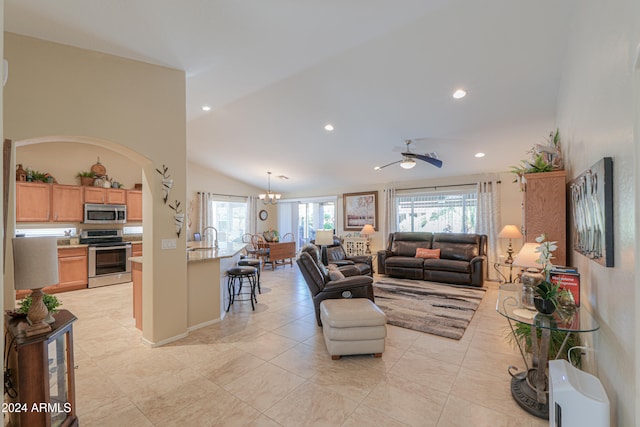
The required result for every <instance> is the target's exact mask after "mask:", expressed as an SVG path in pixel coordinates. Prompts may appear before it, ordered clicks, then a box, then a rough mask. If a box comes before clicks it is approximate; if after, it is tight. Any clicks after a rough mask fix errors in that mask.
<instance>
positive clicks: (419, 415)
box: [362, 377, 447, 427]
mask: <svg viewBox="0 0 640 427" xmlns="http://www.w3.org/2000/svg"><path fill="white" fill-rule="evenodd" d="M446 400H447V394H446V393H442V392H438V391H435V390H431V389H427V388H425V387H423V386H421V385H419V384H416V383H413V382H410V381H407V380H405V379H403V378H395V377H388V378H386V379H385V380H384V381H381V382H380V383H378V385H376V387H375V388H374V389H373V391H371V393H369V395H368V396H367V397H366V398H365V400H364V401H363V402H362V404H363V405H365V406H367V407H369V408H373V409H377V410H380V411H382V412H384V413H385V414H386V415H387V416H389V417H391V418H393V419H395V420H397V421H400V422H402V423H405V424H408V425H411V426H420V427H428V426H435V425H436V424H437V422H438V419H439V418H440V413H441V412H442V408H443V407H444V404H445V402H446Z"/></svg>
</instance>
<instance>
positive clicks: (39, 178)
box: [27, 169, 49, 182]
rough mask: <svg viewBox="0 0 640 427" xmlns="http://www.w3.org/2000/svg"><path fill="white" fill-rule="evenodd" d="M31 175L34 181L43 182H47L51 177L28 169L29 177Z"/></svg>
mask: <svg viewBox="0 0 640 427" xmlns="http://www.w3.org/2000/svg"><path fill="white" fill-rule="evenodd" d="M29 175H31V179H32V180H33V181H42V182H47V177H48V176H49V174H48V173H45V172H40V171H38V170H34V169H27V176H29Z"/></svg>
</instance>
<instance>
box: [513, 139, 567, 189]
mask: <svg viewBox="0 0 640 427" xmlns="http://www.w3.org/2000/svg"><path fill="white" fill-rule="evenodd" d="M527 153H528V154H529V155H530V156H531V158H530V159H528V160H521V161H520V164H519V165H518V166H512V167H511V172H512V173H514V174H516V175H518V177H517V178H516V179H515V181H514V182H519V181H521V179H522V175H524V174H525V173H538V172H551V171H554V170H561V169H563V168H564V161H563V158H562V150H561V149H560V131H559V130H558V129H556V131H555V132H551V133H550V134H549V136H548V138H547V140H546V143H545V144H536V145H534V146H533V148H531V149H530V150H529V151H528V152H527Z"/></svg>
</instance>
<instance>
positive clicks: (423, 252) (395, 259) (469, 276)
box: [378, 232, 487, 287]
mask: <svg viewBox="0 0 640 427" xmlns="http://www.w3.org/2000/svg"><path fill="white" fill-rule="evenodd" d="M486 268H487V236H486V235H484V234H463V233H429V232H412V233H410V232H397V233H391V234H390V235H389V241H388V244H387V249H386V250H384V251H379V252H378V272H379V273H380V274H386V275H389V276H393V277H402V278H407V279H420V280H430V281H433V282H444V283H451V284H456V285H472V286H480V287H481V286H482V285H483V282H484V277H485V274H486Z"/></svg>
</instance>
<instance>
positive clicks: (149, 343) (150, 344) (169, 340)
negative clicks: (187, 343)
mask: <svg viewBox="0 0 640 427" xmlns="http://www.w3.org/2000/svg"><path fill="white" fill-rule="evenodd" d="M188 335H189V332H185V333H184V334H180V335H175V336H173V337H170V338H167V339H164V340H162V341H158V342H153V341H149V340H148V339H146V338H144V337H143V338H142V343H143V344H144V345H146V346H147V347H151V348H154V347H161V346H163V345H165V344H169V343H172V342H174V341H178V340H181V339H182V338H186V337H187V336H188Z"/></svg>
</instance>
